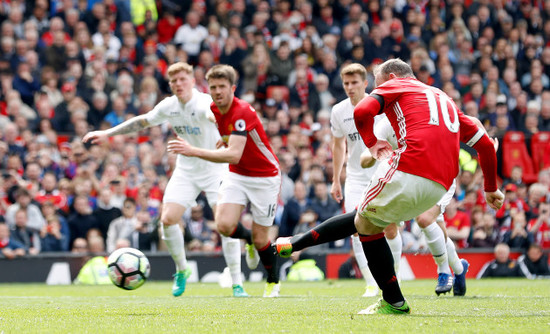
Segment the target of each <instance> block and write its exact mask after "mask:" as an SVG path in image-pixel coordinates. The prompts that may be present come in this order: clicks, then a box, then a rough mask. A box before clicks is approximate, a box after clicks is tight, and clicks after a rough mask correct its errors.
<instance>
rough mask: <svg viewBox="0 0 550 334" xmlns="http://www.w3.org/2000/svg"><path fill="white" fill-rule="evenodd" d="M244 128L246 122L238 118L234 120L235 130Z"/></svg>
mask: <svg viewBox="0 0 550 334" xmlns="http://www.w3.org/2000/svg"><path fill="white" fill-rule="evenodd" d="M245 129H246V122H245V121H244V119H239V120H237V121H236V122H235V130H237V131H244V130H245Z"/></svg>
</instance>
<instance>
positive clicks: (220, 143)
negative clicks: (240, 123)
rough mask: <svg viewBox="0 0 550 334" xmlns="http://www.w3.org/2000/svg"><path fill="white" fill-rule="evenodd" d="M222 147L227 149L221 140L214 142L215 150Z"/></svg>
mask: <svg viewBox="0 0 550 334" xmlns="http://www.w3.org/2000/svg"><path fill="white" fill-rule="evenodd" d="M222 147H227V144H226V143H225V142H224V141H223V140H221V139H220V140H218V141H217V142H216V149H220V148H222Z"/></svg>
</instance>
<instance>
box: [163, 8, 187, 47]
mask: <svg viewBox="0 0 550 334" xmlns="http://www.w3.org/2000/svg"><path fill="white" fill-rule="evenodd" d="M182 24H183V21H182V19H181V18H180V17H176V16H175V15H174V13H173V12H172V11H171V10H165V11H164V13H163V15H162V18H161V19H160V20H159V21H158V24H157V33H158V36H159V37H158V42H159V43H161V44H166V43H168V42H170V41H171V40H172V38H174V35H175V34H176V31H178V28H179V27H180V26H181V25H182Z"/></svg>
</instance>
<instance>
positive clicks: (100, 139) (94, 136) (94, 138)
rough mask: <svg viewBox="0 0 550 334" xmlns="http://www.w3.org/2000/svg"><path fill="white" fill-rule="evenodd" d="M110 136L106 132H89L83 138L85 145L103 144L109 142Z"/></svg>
mask: <svg viewBox="0 0 550 334" xmlns="http://www.w3.org/2000/svg"><path fill="white" fill-rule="evenodd" d="M108 138H109V136H108V135H107V133H106V132H105V131H92V132H88V133H87V134H86V135H84V137H83V138H82V142H83V143H87V142H90V141H91V142H92V144H101V143H104V142H106V141H107V139H108Z"/></svg>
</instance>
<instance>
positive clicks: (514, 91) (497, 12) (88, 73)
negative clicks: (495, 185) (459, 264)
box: [0, 0, 550, 258]
mask: <svg viewBox="0 0 550 334" xmlns="http://www.w3.org/2000/svg"><path fill="white" fill-rule="evenodd" d="M0 22H1V23H0V27H1V28H0V35H1V42H0V136H1V137H2V141H1V142H0V169H1V172H2V175H1V178H0V196H1V200H0V217H1V219H2V220H3V221H4V223H0V249H1V250H2V252H1V255H0V256H4V257H7V258H13V257H15V256H22V255H25V254H30V255H32V254H37V253H40V252H63V251H70V250H73V251H78V249H77V248H82V247H86V243H85V241H86V240H97V238H98V237H99V238H103V240H104V243H105V246H106V250H107V251H110V250H112V249H114V247H115V244H116V243H117V240H118V239H128V240H129V242H130V245H131V246H133V247H136V248H139V249H141V250H144V251H156V250H158V249H159V247H160V249H161V248H162V245H161V244H160V241H159V238H158V233H157V228H158V225H159V223H158V221H159V218H158V217H159V214H160V212H159V211H160V210H161V207H160V204H161V201H162V196H163V190H164V188H165V186H166V182H167V180H168V177H169V176H170V175H171V172H172V170H173V167H174V164H175V158H176V157H175V155H174V154H168V153H167V152H166V143H167V141H168V140H170V139H171V138H173V133H172V131H171V129H169V128H168V127H167V126H165V127H152V128H149V129H147V130H146V131H144V132H142V133H140V134H139V135H125V136H115V137H113V138H112V140H110V141H109V142H108V143H105V144H102V145H88V144H86V145H85V144H83V143H82V142H81V139H82V137H83V136H84V134H86V133H87V132H88V131H90V130H93V129H107V128H110V127H112V126H115V125H117V124H120V123H121V122H123V121H124V120H126V119H128V118H131V117H134V116H136V115H140V114H143V113H146V112H148V111H150V110H151V109H152V108H153V106H154V105H155V104H156V103H158V102H159V101H160V100H162V99H163V97H165V96H168V95H170V94H171V93H170V91H169V86H168V82H167V75H166V69H167V66H168V65H170V64H172V63H174V62H176V61H185V62H188V63H189V64H192V65H193V66H194V68H195V79H196V88H197V89H198V90H200V91H203V92H208V86H207V84H206V81H205V79H204V74H205V73H206V71H208V70H209V69H210V68H211V67H212V66H213V65H214V64H218V63H223V64H229V65H231V66H233V67H234V68H235V69H237V71H238V73H239V76H240V80H239V83H238V87H237V92H236V95H237V96H239V97H240V98H242V99H244V100H246V101H248V102H250V103H251V104H252V105H253V106H254V107H255V109H256V111H257V112H258V113H259V115H260V116H261V118H262V120H263V122H264V127H265V129H266V132H267V134H268V135H269V137H270V140H271V145H272V147H273V149H274V151H275V153H276V154H277V156H278V157H279V160H280V163H281V170H282V172H283V184H282V190H281V196H280V202H279V208H278V211H277V216H276V220H275V225H276V227H277V228H276V229H274V230H273V237H276V236H277V235H280V236H287V235H292V234H295V233H296V232H299V231H305V230H308V229H310V228H311V227H312V226H314V225H315V224H317V223H318V222H320V221H323V220H325V219H327V218H329V217H331V216H334V215H335V214H337V213H340V212H341V211H342V207H341V205H339V204H337V203H336V202H335V201H334V200H333V199H332V198H331V196H330V193H329V191H330V183H331V181H332V180H331V179H330V178H331V177H332V160H331V145H330V143H331V132H330V122H329V120H330V113H331V107H332V105H333V104H334V103H336V102H337V101H340V100H342V99H344V98H345V97H346V96H345V92H344V91H343V88H342V81H341V78H340V69H341V67H342V65H345V64H349V63H352V62H358V63H361V64H363V65H365V67H367V69H368V70H369V71H370V72H372V69H373V67H374V66H375V65H376V64H379V63H380V62H381V61H383V60H386V59H389V58H392V57H399V58H401V59H403V60H404V61H406V62H408V63H410V65H411V67H412V68H413V70H414V72H415V74H416V76H417V78H418V79H419V80H421V81H423V82H425V83H427V84H430V85H433V86H436V87H438V88H441V89H442V90H443V91H445V92H446V93H447V94H448V95H449V96H451V97H453V99H454V100H455V102H456V103H457V105H458V106H459V107H461V108H462V110H463V111H464V112H465V113H466V114H468V115H470V116H474V117H478V118H479V119H480V120H481V121H482V123H483V124H484V125H485V128H486V130H487V131H488V133H489V134H490V135H491V136H493V137H496V138H498V139H499V141H500V148H499V151H498V156H499V174H500V177H501V178H502V189H503V190H504V192H505V196H506V199H505V205H504V206H503V207H502V209H501V210H499V211H497V212H494V211H492V210H491V209H490V208H489V207H488V206H487V205H486V204H485V203H484V202H483V200H484V197H483V196H482V191H483V189H482V185H483V181H482V179H481V178H482V176H481V172H480V168H479V167H478V163H477V161H476V157H475V155H474V154H475V152H472V151H468V150H467V148H466V147H465V148H464V150H463V151H462V152H461V167H462V169H461V173H460V175H459V184H458V186H457V193H456V196H455V198H454V199H453V201H452V202H451V204H450V205H449V206H448V207H447V210H446V213H445V220H446V222H447V230H448V233H449V236H450V237H451V238H452V239H453V240H454V241H455V242H456V244H457V247H458V248H466V247H491V248H492V247H494V246H495V245H497V244H498V243H501V242H503V243H506V244H508V245H509V246H510V247H512V248H516V249H517V248H521V249H523V250H527V249H528V248H529V245H530V244H531V243H537V244H539V245H541V246H542V248H543V249H544V250H546V251H548V249H550V144H547V146H546V148H545V147H542V148H541V149H540V150H542V152H543V153H542V154H540V152H538V151H537V152H534V151H530V150H531V147H532V145H531V141H532V139H533V138H535V136H537V134H541V133H542V134H544V133H548V134H550V0H546V1H541V0H519V1H518V0H513V1H489V0H480V1H471V0H448V1H439V0H428V1H425V0H422V1H420V0H408V1H406V0H385V1H379V0H368V1H367V0H318V1H311V0H296V1H290V0H271V1H261V0H233V1H228V0H193V1H184V2H181V3H180V2H179V1H170V0H158V1H154V0H143V1H129V0H104V1H98V0H89V1H86V0H78V1H77V0H50V1H47V0H36V1H23V0H6V1H3V2H2V3H1V4H0ZM373 81H374V80H373V78H372V74H371V78H370V79H369V88H368V91H370V90H371V89H372V88H373ZM511 133H514V134H517V135H521V137H520V138H521V140H520V145H524V147H526V148H527V151H525V152H524V153H525V154H526V155H527V156H528V157H529V163H531V162H530V161H531V157H533V160H536V162H538V163H539V164H538V165H536V166H527V165H525V164H523V165H522V164H519V163H518V164H517V165H516V164H515V163H513V162H512V163H513V165H512V166H511V168H509V169H510V170H508V169H507V168H508V167H506V162H505V161H504V160H506V159H507V156H508V155H507V154H506V152H503V151H505V149H506V145H507V140H508V139H507V137H508V135H509V134H511ZM537 138H538V136H537ZM549 142H550V141H549ZM535 156H537V157H541V159H539V160H537V159H535ZM528 173H529V175H528ZM342 178H345V173H342ZM199 203H200V204H199V206H198V207H195V208H192V210H188V213H187V214H186V215H185V217H184V219H183V220H184V221H185V226H186V227H185V231H186V235H185V237H186V240H187V241H188V242H186V245H187V246H188V247H189V248H190V249H191V250H195V251H216V250H218V251H219V250H220V238H219V235H218V233H217V232H216V231H215V226H214V224H213V222H212V213H211V211H210V209H209V208H208V207H207V205H206V201H205V200H204V199H203V200H201V201H199ZM248 218H249V217H247V216H243V222H244V221H246V220H247V219H248ZM402 234H403V240H404V251H410V252H416V251H423V250H424V251H427V248H426V243H425V241H423V240H422V237H421V233H420V231H419V229H418V227H417V225H416V224H415V222H414V221H410V222H407V223H406V224H405V227H404V228H403V230H402ZM326 247H330V248H335V249H341V250H346V249H349V240H342V241H341V242H336V243H333V244H330V245H327V246H326Z"/></svg>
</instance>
